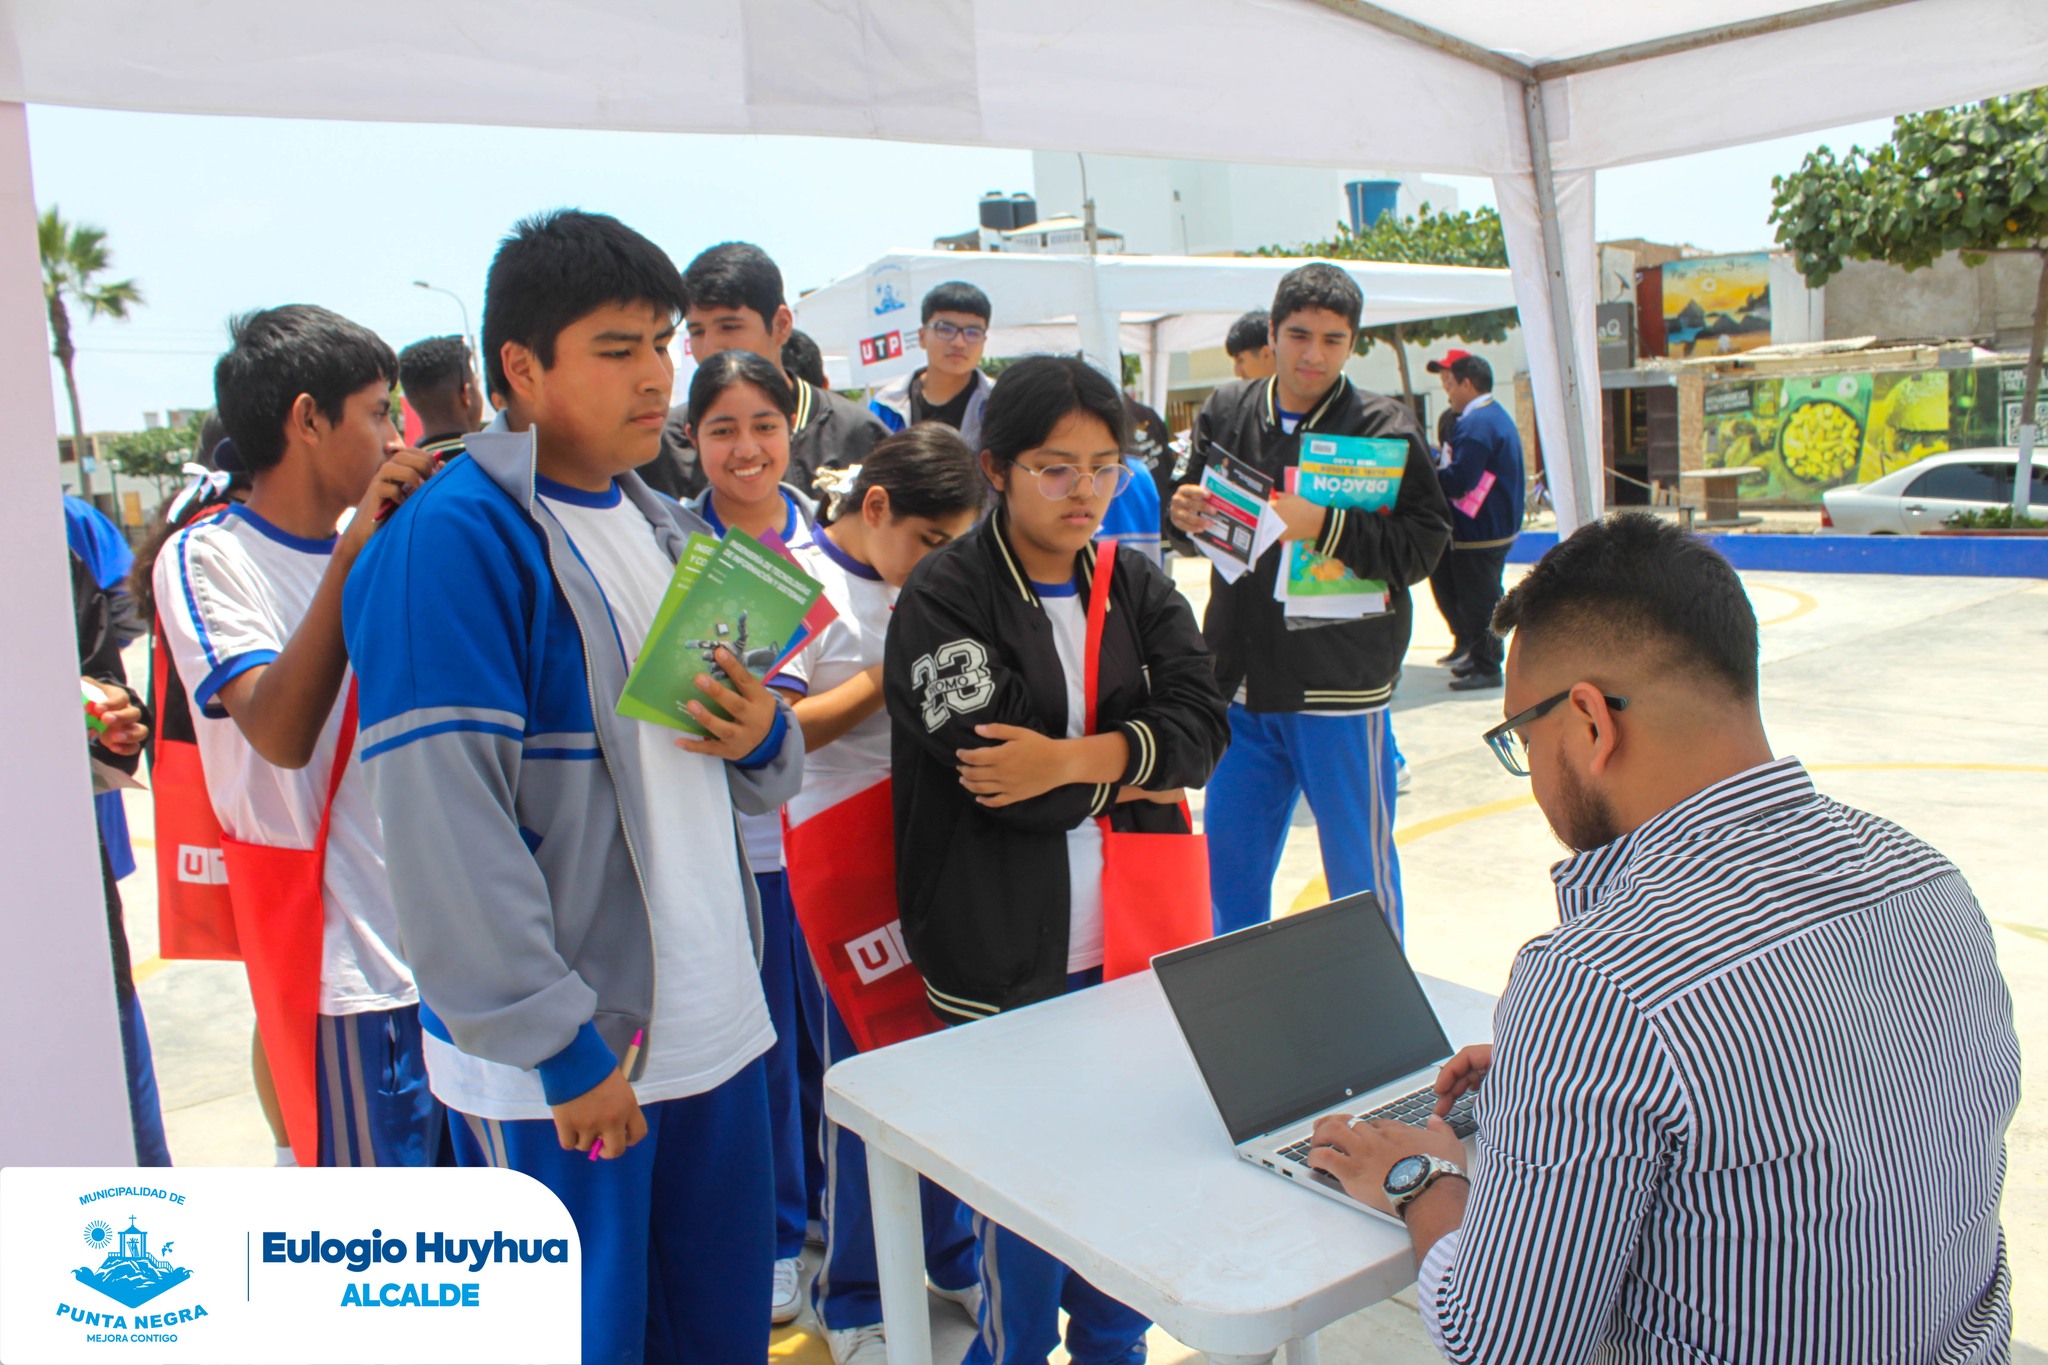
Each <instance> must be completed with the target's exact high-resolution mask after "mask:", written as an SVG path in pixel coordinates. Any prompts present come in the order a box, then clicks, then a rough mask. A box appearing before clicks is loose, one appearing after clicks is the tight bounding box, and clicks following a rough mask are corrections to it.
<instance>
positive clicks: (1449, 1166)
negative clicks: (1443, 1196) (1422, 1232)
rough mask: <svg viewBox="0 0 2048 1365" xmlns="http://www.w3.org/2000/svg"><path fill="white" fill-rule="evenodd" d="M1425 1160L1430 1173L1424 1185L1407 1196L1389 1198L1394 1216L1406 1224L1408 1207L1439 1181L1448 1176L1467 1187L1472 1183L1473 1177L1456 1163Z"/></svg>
mask: <svg viewBox="0 0 2048 1365" xmlns="http://www.w3.org/2000/svg"><path fill="white" fill-rule="evenodd" d="M1425 1160H1427V1161H1428V1162H1429V1172H1428V1173H1427V1174H1426V1175H1424V1176H1423V1177H1422V1183H1421V1184H1420V1185H1417V1186H1416V1187H1415V1188H1414V1189H1412V1190H1409V1191H1408V1192H1407V1193H1405V1194H1401V1195H1390V1196H1389V1197H1388V1201H1389V1202H1390V1203H1391V1204H1392V1205H1393V1206H1394V1216H1395V1217H1396V1218H1399V1219H1400V1220H1401V1221H1402V1222H1404V1223H1405V1222H1407V1221H1408V1206H1409V1205H1410V1204H1412V1203H1414V1202H1415V1201H1416V1200H1418V1199H1420V1198H1422V1196H1423V1195H1425V1194H1427V1193H1428V1192H1429V1191H1430V1190H1431V1189H1432V1188H1434V1187H1435V1185H1436V1182H1437V1181H1439V1180H1442V1179H1444V1178H1445V1177H1446V1176H1456V1177H1457V1178H1458V1179H1460V1180H1462V1181H1464V1182H1465V1183H1466V1184H1467V1185H1470V1184H1471V1183H1472V1177H1471V1176H1469V1175H1467V1174H1466V1173H1465V1168H1464V1167H1462V1166H1460V1165H1458V1164H1457V1163H1456V1162H1455V1161H1445V1160H1444V1159H1443V1158H1442V1157H1440V1156H1426V1157H1425Z"/></svg>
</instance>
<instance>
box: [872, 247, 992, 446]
mask: <svg viewBox="0 0 2048 1365" xmlns="http://www.w3.org/2000/svg"><path fill="white" fill-rule="evenodd" d="M990 314H991V309H990V306H989V301H988V295H986V294H984V293H982V292H981V291H980V290H979V289H977V288H975V287H974V286H973V285H971V284H968V283H967V282H966V281H965V280H949V281H947V282H946V283H945V284H942V285H940V286H938V287H937V288H936V289H934V290H932V291H931V292H930V293H929V294H926V295H925V296H924V304H923V307H922V308H921V309H920V311H919V316H920V317H921V318H922V320H923V323H924V325H923V326H921V327H919V328H918V330H917V344H918V345H920V346H922V347H923V348H924V354H925V365H924V367H923V368H922V369H919V370H916V371H914V372H913V373H912V374H910V375H909V376H908V377H906V378H903V379H898V380H895V381H893V382H891V383H889V384H887V385H885V386H884V387H883V389H882V391H881V392H880V393H878V394H876V395H875V399H874V401H873V402H872V403H870V404H868V408H869V410H870V411H871V412H873V413H874V414H875V416H876V417H878V418H880V419H881V421H882V424H883V425H884V426H886V427H888V428H889V430H891V431H901V430H903V429H904V428H905V427H907V426H911V425H913V424H915V423H918V422H944V423H945V424H946V425H947V426H949V427H951V428H953V429H954V430H955V431H957V432H959V433H960V439H961V440H963V441H965V442H967V448H968V449H969V450H975V451H978V450H980V449H981V415H982V412H983V411H984V410H985V409H986V408H987V406H988V394H989V390H990V389H992V388H994V387H995V382H994V381H993V380H991V379H990V378H989V377H988V376H987V375H985V374H983V373H982V372H981V353H982V350H983V348H985V347H986V346H987V345H988V322H989V317H990Z"/></svg>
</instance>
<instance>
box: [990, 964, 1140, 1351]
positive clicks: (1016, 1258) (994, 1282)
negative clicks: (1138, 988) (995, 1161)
mask: <svg viewBox="0 0 2048 1365" xmlns="http://www.w3.org/2000/svg"><path fill="white" fill-rule="evenodd" d="M1101 982H1102V972H1101V971H1100V969H1097V970H1094V971H1087V972H1076V973H1074V974H1073V975H1071V976H1069V977H1068V978H1067V990H1068V991H1069V992H1073V991H1077V990H1083V989H1085V988H1087V987H1089V986H1095V985H1100V984H1101ZM974 1232H975V1235H976V1237H977V1238H978V1239H979V1240H980V1243H981V1290H982V1296H981V1323H980V1331H979V1332H977V1333H976V1334H975V1338H974V1342H973V1344H972V1345H970V1346H969V1347H968V1348H967V1355H966V1356H965V1357H964V1358H963V1360H962V1362H961V1365H1045V1361H1046V1358H1047V1357H1048V1356H1049V1355H1050V1354H1051V1353H1052V1350H1053V1348H1054V1347H1055V1346H1058V1345H1059V1344H1060V1312H1061V1310H1062V1309H1064V1310H1065V1311H1066V1314H1067V1355H1068V1357H1069V1359H1071V1360H1072V1361H1073V1363H1074V1365H1139V1363H1140V1362H1142V1361H1143V1360H1144V1359H1145V1332H1146V1330H1147V1329H1148V1328H1150V1327H1151V1325H1152V1324H1151V1322H1150V1321H1149V1320H1148V1319H1146V1318H1145V1317H1144V1316H1143V1315H1142V1314H1140V1313H1138V1312H1137V1311H1136V1310H1135V1309H1132V1308H1129V1307H1126V1306H1125V1305H1124V1304H1121V1303H1119V1302H1117V1301H1116V1300H1115V1299H1113V1298H1111V1297H1109V1295H1107V1294H1105V1293H1103V1292H1102V1291H1101V1290H1100V1289H1097V1288H1096V1287H1095V1286H1094V1285H1092V1284H1090V1283H1088V1281H1086V1280H1084V1279H1082V1278H1081V1277H1080V1276H1079V1275H1076V1274H1075V1273H1074V1272H1073V1271H1072V1270H1069V1269H1068V1268H1067V1267H1066V1266H1065V1265H1063V1264H1062V1263H1060V1262H1059V1261H1057V1260H1055V1259H1053V1257H1052V1256H1050V1255H1048V1254H1047V1253H1046V1252H1044V1251H1042V1250H1040V1249H1039V1248H1038V1246H1036V1245H1035V1244H1034V1243H1031V1242H1027V1241H1025V1240H1024V1239H1023V1238H1022V1237H1019V1236H1018V1235H1017V1234H1016V1233H1014V1232H1011V1231H1010V1230H1009V1229H1008V1228H1005V1227H1002V1226H1000V1225H999V1224H996V1223H993V1222H991V1221H989V1220H988V1219H986V1218H984V1217H982V1216H981V1215H980V1214H976V1215H975V1217H974Z"/></svg>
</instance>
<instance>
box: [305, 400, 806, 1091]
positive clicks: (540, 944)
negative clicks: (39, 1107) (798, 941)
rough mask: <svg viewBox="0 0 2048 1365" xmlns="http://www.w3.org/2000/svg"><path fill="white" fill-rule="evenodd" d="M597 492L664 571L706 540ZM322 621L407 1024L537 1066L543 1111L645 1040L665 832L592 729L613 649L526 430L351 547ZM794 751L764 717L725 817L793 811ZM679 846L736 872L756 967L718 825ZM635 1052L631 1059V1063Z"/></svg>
mask: <svg viewBox="0 0 2048 1365" xmlns="http://www.w3.org/2000/svg"><path fill="white" fill-rule="evenodd" d="M618 482H619V486H620V487H621V489H622V490H623V491H624V493H625V495H626V497H627V499H628V500H630V501H631V502H632V504H633V505H634V506H635V507H636V508H638V509H639V510H640V512H641V513H642V514H643V515H644V516H646V518H647V520H648V522H649V523H650V524H651V525H652V526H653V528H654V532H655V534H656V536H657V537H658V538H659V539H660V540H661V542H662V546H663V548H664V549H666V550H667V551H668V553H669V555H670V556H671V557H674V556H675V555H677V554H679V553H680V552H681V550H682V548H683V545H684V543H685V541H686V540H687V539H688V537H689V536H690V534H692V533H693V532H694V533H701V534H707V535H708V534H710V533H711V532H710V528H709V527H708V526H706V525H705V524H704V523H703V521H702V520H701V519H699V518H698V517H696V516H695V515H694V514H692V513H690V512H687V511H685V510H683V509H682V508H680V507H678V506H677V505H676V504H675V503H673V502H671V501H669V500H668V499H666V498H663V497H661V496H660V495H659V494H656V493H654V492H652V491H651V490H649V489H648V488H647V486H646V485H645V484H643V483H642V482H641V481H640V479H639V478H638V476H636V475H633V474H623V475H621V476H619V480H618ZM342 610H343V624H344V630H345V633H346V635H347V639H348V649H349V658H350V660H351V662H352V663H353V665H354V667H355V672H356V679H357V685H358V688H359V693H360V711H361V725H362V730H361V735H360V737H359V738H358V740H357V752H358V753H359V754H360V755H361V758H362V762H363V765H364V767H365V770H366V772H367V774H368V776H369V778H370V788H371V792H372V795H373V797H374V799H375V801H376V805H377V811H378V814H379V815H380V816H381V817H382V820H383V824H384V857H385V864H386V867H387V869H388V870H389V874H390V877H391V892H392V900H393V901H394V902H395V903H396V905H397V907H398V921H399V940H400V945H401V947H402V949H403V951H404V953H405V957H406V961H407V962H408V964H409V965H410V966H411V967H412V970H413V975H414V977H415V979H416V980H417V981H418V983H419V991H420V1002H421V1010H420V1015H421V1022H422V1025H423V1027H425V1028H426V1029H427V1030H428V1031H429V1032H431V1033H433V1034H434V1035H435V1036H437V1037H440V1038H443V1039H445V1040H447V1041H448V1042H451V1043H453V1044H454V1045H455V1046H456V1047H458V1048H460V1049H461V1050H462V1051H464V1052H466V1053H468V1054H470V1055H471V1056H473V1057H481V1058H484V1059H486V1060H488V1061H493V1062H502V1063H505V1064H507V1065H510V1066H518V1067H525V1068H529V1069H534V1070H537V1071H538V1072H539V1073H540V1077H541V1083H542V1088H543V1090H544V1091H545V1093H546V1095H547V1099H548V1102H549V1103H550V1104H560V1103H562V1102H564V1101H566V1100H570V1099H574V1098H575V1097H576V1096H578V1095H581V1094H583V1093H584V1092H585V1091H587V1090H589V1089H590V1088H591V1087H592V1086H594V1085H596V1084H597V1083H598V1082H599V1081H601V1080H603V1079H604V1078H605V1076H607V1075H609V1074H610V1072H611V1069H612V1068H613V1067H614V1066H615V1065H617V1059H618V1057H620V1056H623V1055H624V1053H625V1051H626V1048H627V1045H628V1044H629V1043H630V1042H631V1041H632V1039H633V1035H634V1034H635V1032H637V1031H639V1030H642V1029H650V1015H651V1014H652V1012H653V1006H654V933H653V921H652V912H651V911H650V909H649V904H648V898H647V892H646V887H645V885H644V884H643V882H642V879H641V861H640V860H641V853H640V850H641V849H643V848H644V847H645V846H646V831H647V829H648V827H649V826H650V825H651V824H652V822H654V821H655V820H659V819H672V818H674V813H673V812H665V811H656V810H650V809H648V807H647V803H646V795H645V793H646V782H645V779H644V777H643V775H642V772H641V765H640V761H639V756H638V748H637V745H636V744H635V742H634V735H633V733H632V728H631V727H633V726H636V725H639V724H641V722H639V721H636V720H631V719H627V718H625V717H621V716H619V715H617V714H616V713H615V712H614V710H613V702H614V700H615V699H616V698H617V697H618V695H619V693H620V691H621V689H622V688H624V686H625V683H626V673H627V667H626V657H625V651H624V648H623V647H622V645H621V643H620V640H619V635H618V630H617V628H616V626H615V625H614V624H613V622H612V619H611V609H610V607H609V606H608V605H607V604H606V602H605V597H604V593H603V592H602V591H601V590H600V588H599V587H598V583H597V579H596V577H595V576H594V575H593V574H592V573H591V571H590V569H589V567H588V566H587V565H586V564H585V563H584V562H583V559H582V557H581V556H580V555H579V554H578V553H577V551H576V548H575V546H574V545H572V544H571V543H570V540H569V537H568V534H567V532H566V531H565V530H564V529H563V527H562V524H561V523H560V522H559V521H558V520H556V518H555V516H554V514H553V513H552V512H550V511H549V510H548V508H547V506H546V504H544V503H543V502H541V501H540V499H539V498H538V497H537V496H536V493H535V471H534V451H533V440H532V436H531V434H530V433H514V432H510V431H503V430H493V431H487V432H483V433H481V434H479V435H476V436H472V437H470V438H469V441H468V454H467V455H464V456H460V457H458V458H456V459H454V460H452V461H450V462H449V463H448V464H447V466H446V467H445V468H443V469H442V470H441V472H439V473H438V474H436V475H435V476H434V477H433V478H432V479H430V480H428V481H427V483H426V484H425V485H424V486H423V487H421V488H420V489H419V491H417V492H416V493H414V494H413V495H412V497H410V498H408V499H407V500H406V502H405V503H404V505H403V506H401V507H400V508H399V510H398V511H397V512H396V513H395V514H393V516H392V518H391V520H390V523H389V524H388V525H386V526H385V527H384V528H383V529H382V530H380V531H379V532H378V533H377V534H376V535H375V536H374V537H372V538H371V540H370V543H369V545H368V546H367V547H366V548H365V549H364V551H363V554H362V557H361V558H360V559H359V560H357V562H356V565H355V568H354V570H353V572H351V573H350V575H349V580H348V587H347V590H346V592H345V594H344V596H343V606H342ZM801 733H802V732H801V731H800V730H799V729H798V728H797V726H796V725H795V724H794V722H793V721H792V720H791V718H790V715H789V712H788V709H787V708H786V707H785V708H783V709H782V710H781V711H779V712H778V713H777V716H776V721H775V726H774V729H773V730H771V731H770V733H769V735H768V738H767V739H766V740H765V741H763V743H762V745H761V746H760V748H759V749H757V750H756V751H755V753H754V754H752V755H750V756H749V757H748V758H747V760H746V761H744V762H742V763H735V764H728V765H727V769H726V771H727V777H728V779H729V786H730V790H731V794H732V803H733V808H734V810H735V811H736V812H745V813H749V814H752V813H758V812H766V811H772V810H774V809H776V808H777V807H778V806H780V805H782V804H783V803H784V802H786V801H787V800H788V799H789V798H790V797H791V796H794V795H795V794H796V792H797V790H798V789H799V787H800V786H801V785H802V781H803V741H802V739H801ZM702 837H703V849H704V856H705V857H707V858H719V857H723V858H733V859H737V860H738V861H739V865H740V871H741V874H742V875H741V877H740V885H741V886H742V887H743V888H744V889H745V894H746V898H747V912H748V916H749V918H750V919H751V921H752V923H753V930H754V944H755V951H756V953H757V954H758V953H759V950H760V945H761V913H760V906H759V903H758V901H757V899H756V893H755V890H754V879H753V877H752V876H751V875H750V874H749V873H748V869H747V863H746V853H745V850H744V848H743V847H742V846H741V843H740V839H739V833H738V829H737V825H736V822H734V823H726V822H721V823H720V824H719V825H718V826H717V827H716V828H707V829H705V830H703V831H702ZM650 1031H651V1030H650ZM650 1050H651V1049H650V1048H648V1047H647V1046H645V1045H644V1040H643V1047H642V1049H641V1051H640V1054H639V1055H640V1057H641V1058H642V1059H644V1058H645V1057H646V1056H647V1054H648V1052H649V1051H650ZM636 1070H637V1068H636ZM627 1079H629V1080H631V1079H633V1077H630V1076H629V1077H628V1078H627Z"/></svg>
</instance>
